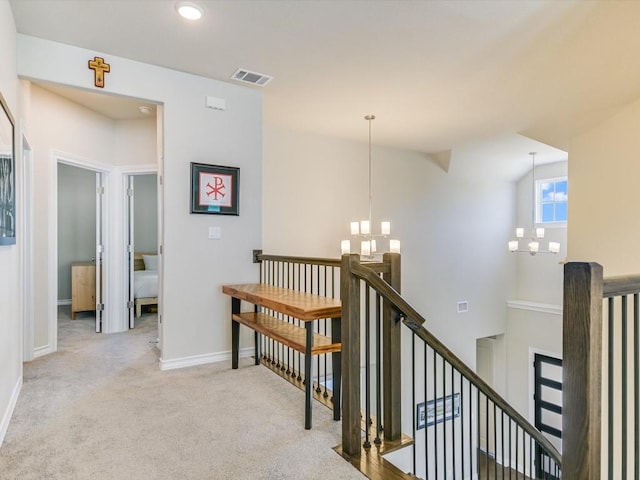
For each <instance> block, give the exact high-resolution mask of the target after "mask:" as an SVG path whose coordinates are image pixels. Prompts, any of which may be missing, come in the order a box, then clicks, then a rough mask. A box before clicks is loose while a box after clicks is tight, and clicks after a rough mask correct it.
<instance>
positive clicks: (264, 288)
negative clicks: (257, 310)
mask: <svg viewBox="0 0 640 480" xmlns="http://www.w3.org/2000/svg"><path fill="white" fill-rule="evenodd" d="M222 293H224V294H226V295H230V296H232V297H234V298H239V299H240V300H245V301H247V302H250V303H253V304H254V305H259V306H261V307H266V308H270V309H271V310H275V311H277V312H280V313H284V314H285V315H290V316H292V317H295V318H297V319H299V320H305V321H310V320H318V319H321V318H338V317H340V316H342V304H341V302H340V300H339V299H337V298H328V297H323V296H320V295H315V294H313V293H305V292H300V291H298V290H291V289H288V288H283V287H276V286H274V285H267V284H264V283H248V284H243V285H223V286H222Z"/></svg>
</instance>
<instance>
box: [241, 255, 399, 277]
mask: <svg viewBox="0 0 640 480" xmlns="http://www.w3.org/2000/svg"><path fill="white" fill-rule="evenodd" d="M254 258H255V261H256V262H257V263H260V262H262V261H268V262H285V263H305V264H308V265H320V266H327V267H340V266H341V265H342V260H341V259H339V258H337V259H336V258H317V257H296V256H289V255H271V254H269V255H266V254H263V253H256V254H255V257H254ZM365 265H367V266H368V267H369V268H371V269H372V270H373V271H374V272H377V273H389V264H388V263H386V262H365Z"/></svg>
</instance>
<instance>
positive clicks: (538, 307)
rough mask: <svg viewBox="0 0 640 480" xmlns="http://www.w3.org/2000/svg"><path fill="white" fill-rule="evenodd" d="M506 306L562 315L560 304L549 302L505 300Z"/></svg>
mask: <svg viewBox="0 0 640 480" xmlns="http://www.w3.org/2000/svg"><path fill="white" fill-rule="evenodd" d="M507 306H508V307H509V308H516V309H518V310H529V311H531V312H541V313H550V314H552V315H562V305H554V304H551V303H538V302H529V301H527V300H507Z"/></svg>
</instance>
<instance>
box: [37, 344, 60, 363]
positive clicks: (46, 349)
mask: <svg viewBox="0 0 640 480" xmlns="http://www.w3.org/2000/svg"><path fill="white" fill-rule="evenodd" d="M54 351H55V350H54V349H53V348H51V345H44V346H42V347H36V348H34V349H33V359H34V360H35V359H36V358H38V357H42V356H44V355H49V354H50V353H53V352H54Z"/></svg>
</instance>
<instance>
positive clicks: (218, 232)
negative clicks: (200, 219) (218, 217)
mask: <svg viewBox="0 0 640 480" xmlns="http://www.w3.org/2000/svg"><path fill="white" fill-rule="evenodd" d="M221 238H222V228H220V227H209V240H219V239H221Z"/></svg>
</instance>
